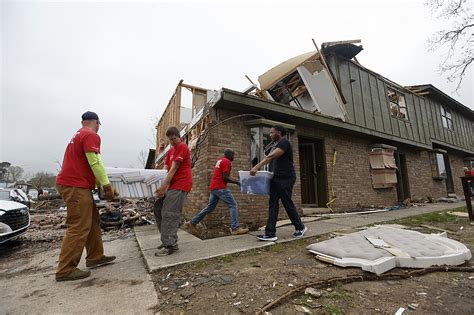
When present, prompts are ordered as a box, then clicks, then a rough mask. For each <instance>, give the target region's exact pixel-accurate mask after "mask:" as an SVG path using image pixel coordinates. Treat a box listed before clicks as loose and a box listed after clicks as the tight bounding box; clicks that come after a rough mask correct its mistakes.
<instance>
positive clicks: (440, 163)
mask: <svg viewBox="0 0 474 315" xmlns="http://www.w3.org/2000/svg"><path fill="white" fill-rule="evenodd" d="M431 173H432V176H433V178H437V179H442V178H446V177H447V172H446V164H445V162H444V154H443V153H440V152H432V153H431Z"/></svg>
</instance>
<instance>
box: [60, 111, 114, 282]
mask: <svg viewBox="0 0 474 315" xmlns="http://www.w3.org/2000/svg"><path fill="white" fill-rule="evenodd" d="M99 126H100V121H99V117H98V116H97V114H96V113H94V112H85V113H84V114H83V115H82V128H81V129H79V130H78V131H77V132H76V133H75V134H74V136H73V137H72V139H71V141H70V142H69V144H68V145H67V148H66V152H65V153H64V160H63V164H62V167H61V171H60V172H59V174H58V176H57V177H56V188H57V190H58V192H59V193H60V194H61V197H62V198H63V199H64V201H65V202H66V206H67V218H66V224H67V230H66V234H65V235H64V239H63V242H62V245H61V253H60V255H59V263H58V267H57V269H56V281H68V280H78V279H83V278H86V277H88V276H90V274H91V272H90V271H83V270H80V269H78V268H77V265H78V264H79V261H80V260H81V256H82V252H83V250H84V247H85V248H86V252H87V256H86V266H87V267H88V268H94V267H98V266H102V265H105V264H108V263H111V262H112V261H113V260H115V256H104V247H103V244H102V235H101V231H100V218H99V212H98V210H97V207H96V205H95V202H94V199H93V197H92V189H94V188H95V186H96V183H97V184H98V185H99V186H101V187H102V188H103V190H104V197H105V198H106V199H107V200H113V199H114V198H115V195H114V189H113V187H112V186H111V185H110V182H109V179H108V177H107V173H106V171H105V168H104V165H103V163H102V159H101V156H100V137H99V135H98V134H97V132H98V131H99Z"/></svg>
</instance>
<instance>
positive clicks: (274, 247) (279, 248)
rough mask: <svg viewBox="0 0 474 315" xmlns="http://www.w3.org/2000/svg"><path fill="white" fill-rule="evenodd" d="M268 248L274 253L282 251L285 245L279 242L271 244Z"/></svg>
mask: <svg viewBox="0 0 474 315" xmlns="http://www.w3.org/2000/svg"><path fill="white" fill-rule="evenodd" d="M268 250H269V251H271V252H273V253H281V252H282V251H284V250H285V245H283V244H282V243H277V244H275V245H272V246H270V247H269V248H268Z"/></svg>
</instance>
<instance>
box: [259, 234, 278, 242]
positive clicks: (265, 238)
mask: <svg viewBox="0 0 474 315" xmlns="http://www.w3.org/2000/svg"><path fill="white" fill-rule="evenodd" d="M257 239H258V240H260V241H268V242H274V241H276V240H277V239H278V237H276V236H269V235H267V234H262V235H257Z"/></svg>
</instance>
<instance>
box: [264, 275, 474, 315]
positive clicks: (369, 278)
mask: <svg viewBox="0 0 474 315" xmlns="http://www.w3.org/2000/svg"><path fill="white" fill-rule="evenodd" d="M441 271H451V272H474V267H459V266H435V267H429V268H424V269H419V270H413V271H410V272H406V273H404V272H399V273H387V274H383V275H380V276H377V275H375V274H369V273H364V274H360V275H351V276H346V277H336V278H330V279H326V280H319V281H315V282H309V283H305V284H302V285H300V286H298V287H296V288H294V289H292V290H289V291H287V292H286V293H284V294H283V295H281V296H279V297H278V298H277V299H276V300H274V301H272V302H269V303H267V304H266V305H264V306H263V307H262V308H260V309H258V310H257V311H256V314H257V315H261V314H265V312H266V311H268V310H270V309H271V308H272V307H274V306H275V305H277V304H278V303H281V302H282V301H283V300H285V299H287V298H289V297H290V296H292V295H294V294H297V293H300V292H303V291H304V290H306V288H308V287H324V286H331V285H335V284H336V283H338V282H339V283H352V282H361V281H380V280H395V279H408V278H411V277H417V276H421V275H424V274H427V273H431V272H441Z"/></svg>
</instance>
